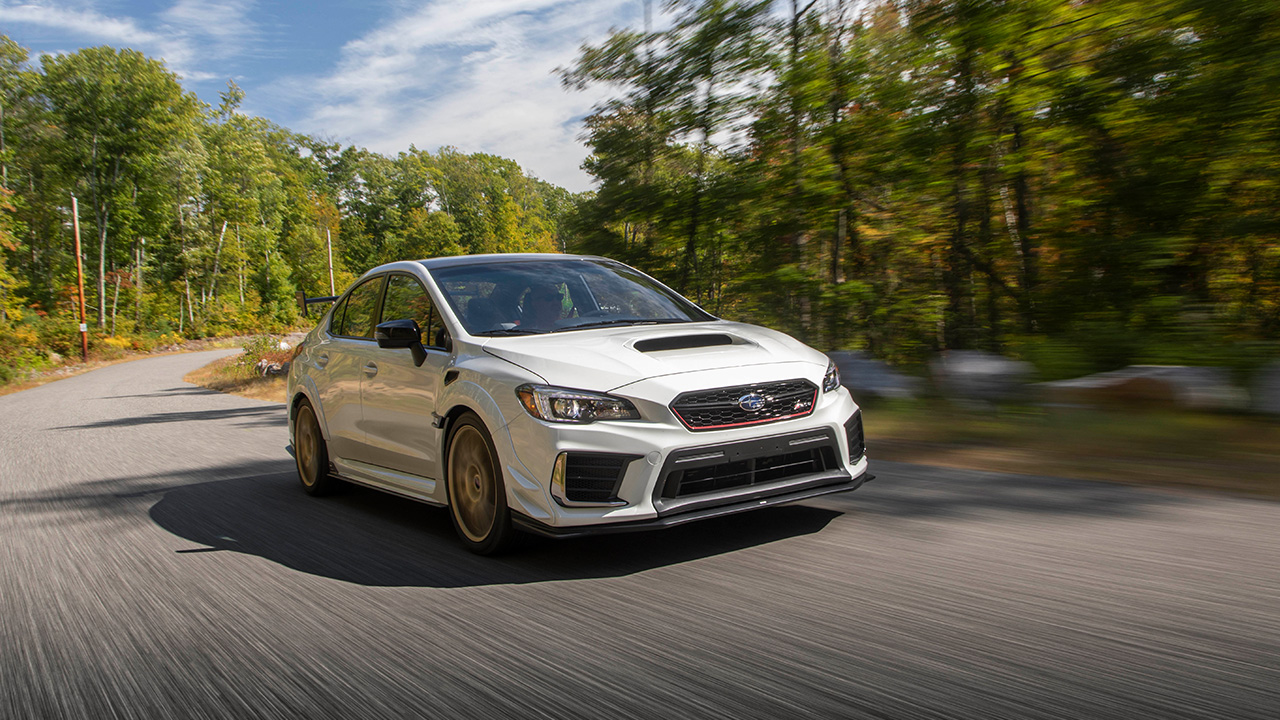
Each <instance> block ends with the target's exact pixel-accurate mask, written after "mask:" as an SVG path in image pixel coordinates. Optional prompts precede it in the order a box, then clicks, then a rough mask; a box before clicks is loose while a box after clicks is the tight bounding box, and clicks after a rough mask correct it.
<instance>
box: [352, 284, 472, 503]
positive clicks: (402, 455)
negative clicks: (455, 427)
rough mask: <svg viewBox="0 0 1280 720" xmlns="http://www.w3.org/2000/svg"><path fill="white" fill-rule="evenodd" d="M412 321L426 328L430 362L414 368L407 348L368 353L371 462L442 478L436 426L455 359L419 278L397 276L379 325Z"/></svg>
mask: <svg viewBox="0 0 1280 720" xmlns="http://www.w3.org/2000/svg"><path fill="white" fill-rule="evenodd" d="M402 319H412V320H415V321H416V322H417V323H418V327H419V328H421V330H422V341H423V342H422V344H423V345H424V346H425V347H426V348H427V359H426V362H424V363H422V366H421V367H418V366H417V365H414V363H413V354H412V352H410V350H409V349H408V348H378V347H374V348H372V350H371V351H370V353H369V359H370V362H371V363H372V364H373V365H374V366H376V367H375V369H374V370H373V371H370V370H366V372H365V374H364V377H363V380H362V385H361V390H360V399H361V404H362V405H363V407H364V422H363V423H362V424H363V426H364V429H365V446H366V452H367V459H366V460H365V462H368V463H370V464H373V465H378V466H380V467H385V468H390V469H392V470H396V471H399V472H402V473H408V474H410V475H416V476H419V477H425V478H439V477H440V475H439V458H437V457H436V456H437V454H438V453H437V448H438V447H439V432H440V431H439V430H438V429H436V428H435V427H433V426H432V424H431V420H432V413H434V412H435V410H436V397H437V395H438V394H439V392H440V385H441V382H442V378H443V377H444V373H445V369H446V368H447V367H448V365H449V364H450V362H452V356H451V355H450V353H449V352H448V351H447V350H446V349H445V347H446V346H447V344H448V343H447V338H446V336H444V335H442V334H441V333H440V332H439V331H440V327H441V325H440V314H439V313H438V312H437V311H436V309H435V306H434V303H432V302H431V298H430V296H429V295H428V294H427V292H426V290H425V289H424V288H423V287H422V285H421V284H420V283H419V282H418V280H417V278H414V277H413V276H411V275H405V274H393V275H391V276H390V277H389V278H388V279H387V291H386V294H385V299H384V300H383V305H382V315H381V320H380V322H387V321H390V320H402Z"/></svg>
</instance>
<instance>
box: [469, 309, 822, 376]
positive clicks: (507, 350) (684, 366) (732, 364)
mask: <svg viewBox="0 0 1280 720" xmlns="http://www.w3.org/2000/svg"><path fill="white" fill-rule="evenodd" d="M484 350H485V352H487V353H489V354H491V355H493V356H495V357H499V358H502V359H503V360H506V361H508V362H510V363H513V364H515V365H519V366H520V367H522V368H524V369H526V370H528V371H529V372H532V373H534V374H536V375H538V376H539V377H541V378H543V380H545V381H546V382H547V383H548V384H550V385H556V386H561V387H570V388H575V389H580V390H592V391H596V392H609V391H612V390H616V389H618V388H620V387H622V386H625V385H630V384H632V383H635V382H639V381H641V380H647V379H650V378H655V377H662V376H666V375H676V374H681V373H691V372H702V371H707V370H721V369H732V368H737V367H748V366H754V365H767V364H774V363H791V362H796V361H801V362H808V363H812V364H814V365H819V366H822V367H823V368H825V367H826V363H827V358H826V356H825V355H823V354H822V353H820V352H818V351H817V350H814V349H813V348H810V347H809V346H807V345H805V344H804V343H801V342H800V341H798V340H796V339H794V338H792V337H790V336H788V335H784V334H783V333H780V332H776V331H774V330H769V329H767V328H762V327H759V326H756V325H747V324H744V323H734V322H726V321H714V322H702V323H681V324H678V325H640V326H625V327H617V328H597V329H590V330H574V331H569V332H561V333H549V334H546V335H531V336H526V337H499V338H490V339H488V341H487V342H485V344H484Z"/></svg>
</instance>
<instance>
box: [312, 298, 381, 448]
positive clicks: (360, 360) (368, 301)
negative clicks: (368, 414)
mask: <svg viewBox="0 0 1280 720" xmlns="http://www.w3.org/2000/svg"><path fill="white" fill-rule="evenodd" d="M384 279H385V278H384V276H382V275H379V276H376V277H372V278H369V279H368V280H365V281H364V282H362V283H360V284H359V285H358V286H356V287H355V288H354V289H353V290H352V291H351V292H350V293H349V294H348V295H347V298H346V299H345V300H344V301H341V303H340V306H339V307H336V308H334V313H333V318H332V320H331V321H330V325H329V337H328V338H327V340H326V341H325V342H322V343H321V344H320V346H319V347H317V348H316V351H315V353H314V355H315V362H316V365H317V366H320V367H321V371H322V372H323V373H324V377H325V382H324V384H323V385H321V384H320V383H317V387H318V389H319V391H320V404H321V406H322V407H323V410H324V415H325V423H326V425H327V426H328V428H329V447H330V449H331V450H332V451H333V454H334V455H336V456H338V457H340V458H345V459H350V460H364V458H365V457H366V456H367V452H366V450H365V428H364V417H363V413H362V411H361V407H360V381H361V379H362V378H363V377H364V366H365V365H366V364H367V363H368V362H369V361H370V358H369V354H370V351H371V350H373V349H376V348H377V344H376V343H374V341H373V323H374V319H375V317H376V316H377V311H378V303H379V302H380V301H381V299H382V286H383V282H384ZM366 462H367V461H366Z"/></svg>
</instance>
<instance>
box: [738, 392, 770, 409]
mask: <svg viewBox="0 0 1280 720" xmlns="http://www.w3.org/2000/svg"><path fill="white" fill-rule="evenodd" d="M764 404H765V400H764V397H763V396H760V395H757V394H755V393H748V394H746V395H743V396H742V397H740V398H738V407H740V408H742V409H743V410H746V411H747V412H755V411H757V410H759V409H761V408H763V407H764Z"/></svg>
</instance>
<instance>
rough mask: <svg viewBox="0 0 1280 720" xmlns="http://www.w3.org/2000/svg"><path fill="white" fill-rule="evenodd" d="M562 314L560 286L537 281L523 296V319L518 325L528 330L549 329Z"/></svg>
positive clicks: (562, 303) (562, 304)
mask: <svg viewBox="0 0 1280 720" xmlns="http://www.w3.org/2000/svg"><path fill="white" fill-rule="evenodd" d="M563 316H564V296H563V295H562V294H561V293H560V288H559V287H557V286H555V285H552V284H550V283H539V284H537V285H534V286H532V287H530V288H529V292H528V293H527V294H526V295H525V297H524V320H522V321H521V323H520V326H521V327H522V328H525V329H529V330H549V329H551V328H552V327H553V326H554V325H555V323H556V321H557V320H559V319H560V318H561V317H563Z"/></svg>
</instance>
